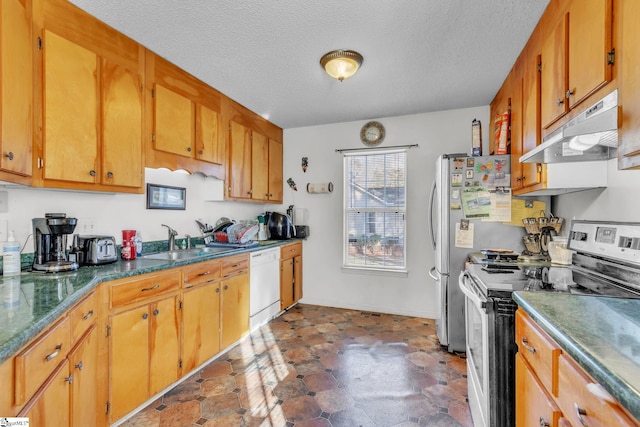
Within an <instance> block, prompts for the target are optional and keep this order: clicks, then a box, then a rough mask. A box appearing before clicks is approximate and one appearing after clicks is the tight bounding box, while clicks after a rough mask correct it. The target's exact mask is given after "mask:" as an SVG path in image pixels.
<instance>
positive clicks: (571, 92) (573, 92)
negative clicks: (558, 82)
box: [565, 89, 576, 99]
mask: <svg viewBox="0 0 640 427" xmlns="http://www.w3.org/2000/svg"><path fill="white" fill-rule="evenodd" d="M575 94H576V91H575V90H571V89H569V90H567V93H566V94H565V96H566V97H567V99H569V98H571V97H572V96H573V95H575Z"/></svg>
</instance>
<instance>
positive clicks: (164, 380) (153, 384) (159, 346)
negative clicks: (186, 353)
mask: <svg viewBox="0 0 640 427" xmlns="http://www.w3.org/2000/svg"><path fill="white" fill-rule="evenodd" d="M149 315H150V316H149V317H150V318H151V323H150V325H149V369H150V372H149V394H150V395H154V394H156V393H157V392H159V391H160V390H162V389H163V388H165V387H167V386H169V385H170V384H171V383H173V382H175V381H176V380H177V379H178V377H179V366H178V365H179V361H180V321H179V318H178V312H177V308H176V298H175V297H171V298H166V299H164V300H161V301H158V302H155V303H152V304H151V305H150V306H149Z"/></svg>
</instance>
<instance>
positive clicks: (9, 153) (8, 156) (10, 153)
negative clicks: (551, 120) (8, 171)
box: [4, 151, 13, 160]
mask: <svg viewBox="0 0 640 427" xmlns="http://www.w3.org/2000/svg"><path fill="white" fill-rule="evenodd" d="M4 156H5V157H6V158H7V159H9V160H13V152H12V151H9V152H8V153H7V154H5V155H4Z"/></svg>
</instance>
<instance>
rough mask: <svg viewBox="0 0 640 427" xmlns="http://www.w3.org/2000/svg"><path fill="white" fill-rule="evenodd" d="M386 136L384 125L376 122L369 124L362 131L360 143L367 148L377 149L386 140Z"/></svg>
mask: <svg viewBox="0 0 640 427" xmlns="http://www.w3.org/2000/svg"><path fill="white" fill-rule="evenodd" d="M384 134H385V131H384V126H382V123H380V122H376V121H372V122H367V123H365V124H364V126H362V129H360V141H362V143H363V144H364V145H366V146H367V147H375V146H376V145H378V144H380V143H381V142H382V141H383V140H384Z"/></svg>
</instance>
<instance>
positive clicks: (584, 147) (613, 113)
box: [520, 89, 618, 163]
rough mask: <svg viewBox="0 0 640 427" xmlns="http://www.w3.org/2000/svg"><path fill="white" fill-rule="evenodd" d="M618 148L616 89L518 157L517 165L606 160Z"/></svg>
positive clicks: (614, 153)
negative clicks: (518, 163) (518, 162)
mask: <svg viewBox="0 0 640 427" xmlns="http://www.w3.org/2000/svg"><path fill="white" fill-rule="evenodd" d="M617 148H618V89H616V90H614V91H613V92H611V93H610V94H608V95H607V96H605V97H604V98H602V99H601V100H600V101H598V102H596V103H595V104H593V105H592V106H590V107H589V108H587V109H586V110H585V111H584V112H582V113H581V114H580V115H579V116H576V117H574V118H573V119H571V120H570V121H568V122H567V123H566V124H565V125H563V126H561V127H560V128H558V129H557V130H555V131H554V132H552V133H551V134H549V135H548V136H546V137H545V138H544V139H543V140H542V144H540V145H538V146H537V147H536V148H534V149H533V150H531V151H529V152H528V153H526V154H524V155H523V156H521V157H520V163H566V162H584V161H594V160H609V159H612V158H614V157H616V153H617Z"/></svg>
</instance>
